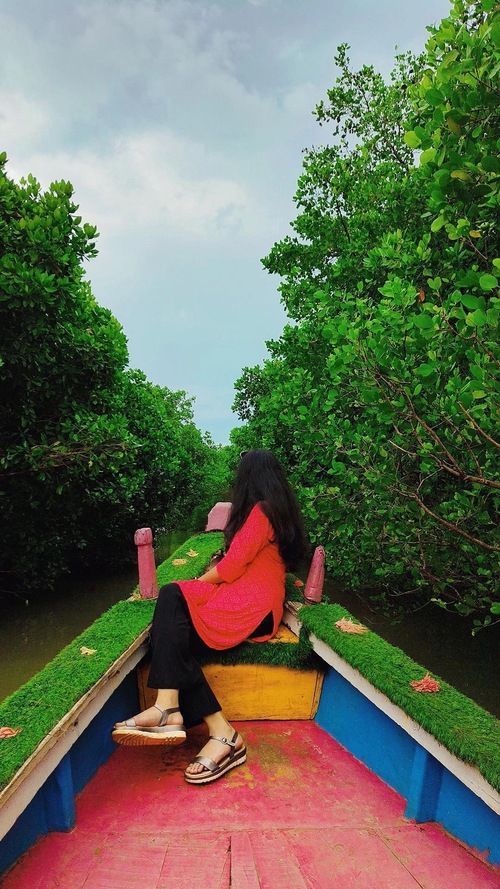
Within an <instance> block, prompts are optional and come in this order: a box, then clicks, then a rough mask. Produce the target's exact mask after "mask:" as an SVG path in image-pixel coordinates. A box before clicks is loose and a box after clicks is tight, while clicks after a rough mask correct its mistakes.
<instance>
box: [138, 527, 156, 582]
mask: <svg viewBox="0 0 500 889" xmlns="http://www.w3.org/2000/svg"><path fill="white" fill-rule="evenodd" d="M134 543H135V545H136V546H137V562H138V565H139V589H140V591H141V597H142V598H143V599H156V598H157V596H158V580H157V577H156V565H155V557H154V553H153V532H152V531H151V528H139V530H138V531H136V532H135V534H134Z"/></svg>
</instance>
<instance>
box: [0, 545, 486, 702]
mask: <svg viewBox="0 0 500 889" xmlns="http://www.w3.org/2000/svg"><path fill="white" fill-rule="evenodd" d="M188 536H189V534H188V533H187V532H185V533H184V532H179V533H178V534H166V535H163V537H161V538H159V539H158V543H157V547H156V561H157V564H159V563H160V562H162V561H164V560H165V559H167V558H168V557H169V555H170V554H171V553H172V552H173V550H174V549H176V548H177V547H178V546H180V545H181V543H183V541H184V540H185V539H186V538H187V537H188ZM137 582H138V581H137V570H136V569H135V568H133V569H130V570H127V571H124V572H123V573H121V574H115V575H113V576H112V577H107V578H106V577H104V578H103V577H102V575H100V576H93V575H91V574H88V573H87V574H85V575H82V576H79V577H76V576H73V577H70V578H67V579H65V580H63V581H62V582H61V584H60V585H59V586H58V588H57V590H55V591H54V592H53V593H46V594H44V595H41V596H38V597H36V598H33V599H30V600H28V604H25V602H24V600H20V599H15V600H8V601H7V602H6V603H3V604H2V632H1V649H0V700H3V698H5V697H6V696H7V695H9V694H11V693H12V692H13V691H15V689H16V688H19V686H20V685H22V684H23V683H24V682H26V681H27V680H28V679H29V678H30V677H31V676H34V674H35V673H37V672H38V670H40V669H41V668H42V667H44V666H45V664H46V663H47V662H48V661H50V660H51V659H52V658H53V657H54V656H55V655H56V654H57V653H58V652H59V651H60V650H61V648H64V646H65V645H67V644H68V643H69V642H71V641H72V639H74V638H75V636H78V635H79V633H81V632H82V631H83V630H84V629H85V628H86V627H88V626H89V624H91V623H92V622H93V621H94V620H96V618H98V617H100V615H101V614H102V613H103V612H104V611H106V610H107V609H108V608H110V607H111V606H112V605H114V604H115V602H118V601H119V600H120V599H126V598H127V597H128V596H129V595H130V593H131V592H132V590H133V589H134V588H135V587H136V586H137ZM325 595H326V597H327V598H328V599H329V600H331V601H334V602H338V603H339V604H341V605H343V606H344V607H345V608H347V609H348V611H350V613H351V614H352V615H353V616H354V617H356V618H357V619H358V620H360V621H362V623H364V624H366V626H368V627H370V629H372V630H374V632H376V633H378V634H379V636H382V637H383V638H384V639H387V641H388V642H391V643H392V644H393V645H397V646H398V648H402V649H403V651H405V652H406V654H408V655H409V656H410V657H411V658H413V660H415V661H416V662H417V663H418V664H422V665H423V666H424V667H425V668H426V669H428V670H430V671H431V672H432V673H435V674H436V675H438V676H440V677H441V678H442V679H445V680H446V681H447V682H449V683H450V684H451V685H453V686H454V687H455V688H457V689H458V690H459V691H461V692H463V693H464V694H466V695H468V696H469V697H470V698H472V699H473V700H475V701H477V703H478V704H480V705H481V706H482V707H484V708H485V709H487V710H490V712H492V713H494V714H495V715H496V716H499V717H500V683H499V681H498V676H499V669H498V667H499V653H500V629H499V628H500V625H499V626H497V627H493V628H491V629H486V630H481V632H480V633H479V634H478V635H477V636H475V637H473V636H472V635H471V632H470V622H469V621H468V620H466V619H464V618H461V617H460V616H459V615H458V614H456V613H448V612H445V611H442V610H441V609H439V608H431V607H430V606H429V607H427V608H424V609H421V610H420V611H416V612H413V613H410V614H407V615H406V616H405V617H404V618H403V620H402V621H401V622H400V623H398V624H393V623H391V621H390V620H389V619H388V618H386V617H384V615H383V614H381V613H378V614H377V613H376V612H374V611H373V610H371V609H370V607H369V605H368V604H367V603H366V602H364V601H363V600H362V599H361V598H359V597H358V596H354V595H352V594H349V593H345V592H343V591H342V590H340V589H339V588H338V587H337V586H336V585H335V584H334V583H333V581H331V580H327V581H326V583H325ZM415 678H417V679H418V678H421V677H420V676H416V677H415Z"/></svg>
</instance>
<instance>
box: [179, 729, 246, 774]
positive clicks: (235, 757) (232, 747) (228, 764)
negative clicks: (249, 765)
mask: <svg viewBox="0 0 500 889" xmlns="http://www.w3.org/2000/svg"><path fill="white" fill-rule="evenodd" d="M209 737H210V740H211V741H220V743H221V744H224V745H225V746H226V747H229V753H228V755H227V756H225V757H224V759H222V760H221V761H220V762H214V760H213V759H209V758H208V756H201V755H200V756H195V758H194V759H193V762H192V763H190V765H194V763H198V762H199V763H200V765H202V766H203V769H204V771H203V772H198V773H196V774H191V773H190V772H187V771H186V772H184V778H185V779H186V781H187V782H188V784H210V783H211V782H212V781H216V780H217V778H222V776H223V775H225V774H226V772H229V770H230V769H234V768H235V767H236V766H241V765H242V764H243V763H244V762H245V761H246V758H247V748H246V747H245V745H243V747H241V748H240V749H239V750H236V738H237V737H238V732H235V733H234V735H233V737H232V739H231V740H230V741H229V740H228V739H227V738H217V737H216V736H215V735H210V736H209Z"/></svg>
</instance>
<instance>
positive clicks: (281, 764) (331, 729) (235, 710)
mask: <svg viewBox="0 0 500 889" xmlns="http://www.w3.org/2000/svg"><path fill="white" fill-rule="evenodd" d="M223 515H224V509H222V510H220V509H219V510H218V511H217V512H216V513H213V514H212V518H210V516H209V520H208V521H207V527H206V529H205V531H204V532H202V533H201V534H198V535H195V536H193V537H191V538H189V539H188V540H187V541H186V542H185V543H184V544H183V545H182V546H181V547H180V548H179V549H178V550H177V551H176V552H175V553H174V554H173V555H172V556H171V557H170V558H169V559H168V560H167V561H166V562H165V563H163V564H162V565H160V566H159V567H158V569H156V568H155V566H154V556H153V550H152V536H151V533H150V531H149V529H140V531H139V532H137V534H136V543H137V545H138V559H139V577H140V589H141V590H142V592H141V593H136V594H134V596H132V597H131V599H130V600H127V601H124V602H121V603H118V605H116V606H114V607H113V608H112V609H110V611H109V612H106V613H105V614H104V615H103V616H102V617H101V618H100V619H99V620H98V621H96V622H95V623H94V624H93V625H92V626H91V627H89V628H88V630H86V631H85V632H84V633H83V634H81V636H80V637H78V639H76V640H75V641H74V642H73V643H71V645H70V646H68V647H67V648H66V649H64V651H63V652H61V654H60V655H59V656H58V657H57V658H55V659H54V661H52V662H51V664H49V665H48V666H47V667H46V668H44V670H42V671H41V672H40V673H39V674H38V675H37V676H36V677H34V679H33V680H30V682H29V683H27V684H26V686H23V688H22V689H20V690H19V691H18V692H16V693H14V695H12V696H11V697H10V698H8V699H7V700H6V701H5V702H3V703H2V704H0V726H3V727H4V728H7V729H8V730H10V731H11V732H12V733H13V734H10V735H9V733H8V732H7V734H6V735H5V733H4V737H3V738H1V740H0V781H1V784H0V787H1V790H0V874H2V876H1V877H0V885H1V886H2V889H21V887H22V889H26V887H28V886H29V887H30V889H51V887H56V886H57V887H64V889H80V887H81V889H84V887H85V889H112V887H115V886H120V889H124V887H128V886H130V887H137V886H141V889H150V887H151V889H152V887H154V889H160V887H164V889H165V887H173V886H189V887H198V886H199V887H203V889H212V887H214V889H215V887H217V889H226V887H227V889H229V887H231V889H257V887H272V889H306V887H317V889H329V887H332V889H333V887H335V889H343V887H361V889H363V887H366V889H368V887H370V889H377V887H396V889H406V887H408V889H410V887H415V889H417V887H426V889H450V887H453V889H460V887H464V889H465V887H467V889H474V887H478V889H479V887H481V889H493V887H496V889H498V887H499V886H500V817H499V816H500V794H499V789H500V770H499V769H498V763H499V759H500V744H499V743H498V741H499V737H500V734H499V726H498V721H497V720H495V719H494V717H493V716H492V715H491V714H488V713H487V712H486V711H484V710H482V709H481V708H480V707H478V706H477V705H476V704H474V703H473V702H472V701H469V700H468V699H467V698H465V697H464V696H463V695H460V694H459V693H458V692H456V691H455V690H454V689H451V688H450V687H449V686H447V685H446V683H443V682H442V681H439V679H438V678H435V677H429V676H427V675H425V676H422V673H424V672H425V671H424V670H423V668H421V667H419V665H416V664H414V662H413V661H411V660H410V659H409V658H407V657H406V655H404V654H403V652H400V651H398V649H395V648H393V647H392V646H389V644H388V643H386V642H384V641H383V640H381V639H379V637H377V636H376V634H374V633H371V632H370V631H366V628H363V627H362V626H361V625H360V624H359V622H356V621H355V620H353V619H352V618H351V617H350V615H348V614H347V612H345V610H344V609H342V608H340V606H335V605H334V604H331V603H318V604H308V603H307V601H306V599H305V598H304V595H303V594H304V585H303V584H301V582H300V581H299V580H298V579H297V578H294V577H292V576H289V577H288V578H287V600H286V605H285V611H284V616H283V625H282V627H280V630H279V631H278V634H277V637H275V638H274V639H273V640H271V641H270V642H269V643H259V644H253V645H252V644H248V643H246V644H244V645H243V646H239V647H238V648H237V649H234V650H231V651H229V652H225V653H217V662H212V663H207V664H206V665H205V666H204V669H205V670H206V671H207V675H208V676H209V680H210V682H211V683H212V684H213V685H214V689H215V691H216V694H217V695H218V697H219V699H220V700H221V703H222V705H223V708H224V710H225V711H226V712H227V714H228V716H229V718H230V719H231V721H234V722H235V725H236V727H237V728H238V730H239V731H240V732H241V734H242V735H243V736H244V738H245V742H246V745H247V749H248V758H247V761H246V762H245V763H244V764H243V765H241V766H239V767H238V768H235V769H233V770H232V771H231V772H229V773H228V774H227V775H226V776H224V777H223V778H222V779H221V780H220V781H216V782H214V783H213V784H210V785H208V786H206V787H198V788H194V787H192V786H190V785H188V784H187V783H186V782H185V781H184V779H183V770H184V768H185V766H186V764H187V763H188V762H189V761H190V760H191V759H192V757H193V755H195V754H196V753H197V752H198V750H199V749H200V747H201V746H202V744H203V743H204V741H203V738H204V731H203V730H202V728H200V727H197V728H195V729H193V730H191V731H190V732H189V733H188V740H187V743H186V744H185V745H183V746H179V747H171V746H168V747H163V746H154V747H139V748H129V747H118V746H117V745H116V744H115V743H114V742H113V741H112V739H111V731H110V730H111V727H112V726H113V724H114V723H115V722H116V721H118V720H120V719H122V718H124V717H126V716H129V715H130V713H132V712H138V708H139V707H141V706H143V705H144V704H145V703H147V700H148V699H147V695H148V693H150V692H149V690H147V686H146V678H147V669H148V666H147V636H148V627H149V624H150V620H151V615H152V610H153V608H154V597H155V595H156V591H157V584H158V583H159V584H160V585H161V584H163V583H165V582H168V581H169V580H173V579H175V578H177V579H179V580H180V579H186V578H188V577H193V576H195V575H197V574H199V573H201V571H202V570H203V569H204V568H205V567H206V565H207V564H209V562H210V558H211V557H212V556H213V554H214V553H215V552H216V551H217V550H219V549H220V547H221V544H222V534H221V531H220V528H217V527H214V526H213V522H215V525H217V524H219V525H220V524H221V516H223ZM211 523H212V524H211ZM316 570H317V566H316ZM309 580H310V581H311V577H310V578H309ZM313 580H315V583H316V587H317V574H316V577H315V578H313ZM306 586H307V584H306ZM312 586H313V587H314V584H312ZM310 589H311V583H309V591H310ZM315 592H317V589H316V588H315ZM313 598H316V599H317V596H315V597H313ZM353 628H354V629H353ZM219 654H220V655H221V656H220V658H219ZM381 664H382V665H383V666H382V667H381ZM408 677H413V679H412V680H411V681H409V679H408ZM450 714H452V718H453V714H455V717H454V721H455V724H454V725H453V724H451V727H450ZM18 729H22V730H21V731H18ZM1 734H2V729H0V737H1Z"/></svg>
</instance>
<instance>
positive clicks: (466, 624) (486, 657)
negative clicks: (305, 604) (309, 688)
mask: <svg viewBox="0 0 500 889" xmlns="http://www.w3.org/2000/svg"><path fill="white" fill-rule="evenodd" d="M324 593H325V598H327V599H328V600H329V601H331V602H337V603H338V604H339V605H342V606H343V607H344V608H347V610H348V611H349V612H350V613H351V614H352V615H353V616H354V617H356V618H357V619H358V620H360V621H362V623H364V624H365V625H366V626H367V627H369V629H370V630H373V631H374V632H375V633H377V634H378V635H379V636H382V638H383V639H386V640H387V641H388V642H390V643H391V644H392V645H396V646H397V647H398V648H401V649H402V650H403V651H404V652H405V653H406V654H407V655H409V657H411V658H413V660H414V661H416V662H417V664H422V665H423V666H425V668H426V669H427V670H429V671H430V672H431V673H435V674H436V675H437V676H440V677H441V679H444V680H445V681H446V682H448V683H449V684H450V685H452V686H453V687H454V688H456V689H458V691H461V692H462V693H463V694H465V695H467V697H469V698H472V699H473V700H474V701H476V702H477V703H478V704H480V705H481V707H484V708H485V709H486V710H489V711H490V712H491V713H494V714H495V715H496V716H498V717H500V683H499V681H498V676H499V655H500V629H499V627H500V625H499V626H496V627H492V628H490V629H486V630H481V631H480V632H479V633H478V635H477V636H472V635H471V621H469V620H467V619H465V618H463V617H461V616H460V615H459V614H457V613H456V612H451V611H450V612H448V611H444V610H442V609H441V608H438V607H435V606H430V605H429V606H428V607H426V608H421V609H420V610H419V611H414V612H412V613H408V614H406V615H405V617H404V618H403V619H402V620H401V622H400V623H396V624H394V623H392V622H391V620H390V619H389V618H387V617H384V615H383V614H381V613H374V612H373V611H372V610H371V609H370V607H369V606H368V605H367V603H366V602H365V601H364V600H363V599H361V598H360V597H358V596H356V595H353V594H352V593H346V592H343V591H342V590H340V589H339V588H338V586H337V585H336V584H335V583H334V582H333V581H332V580H327V581H326V582H325V588H324ZM422 675H423V674H422ZM415 678H416V679H421V678H422V676H421V675H419V676H416V677H415Z"/></svg>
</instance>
